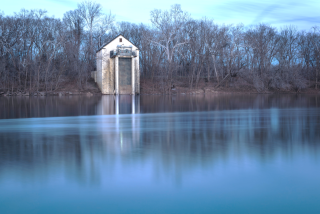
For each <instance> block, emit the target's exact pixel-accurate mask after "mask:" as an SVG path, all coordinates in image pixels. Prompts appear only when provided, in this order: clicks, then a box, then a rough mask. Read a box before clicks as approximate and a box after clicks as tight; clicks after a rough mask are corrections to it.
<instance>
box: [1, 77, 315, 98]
mask: <svg viewBox="0 0 320 214" xmlns="http://www.w3.org/2000/svg"><path fill="white" fill-rule="evenodd" d="M216 86H217V83H216V82H207V81H205V79H201V80H200V81H199V83H198V86H197V87H194V88H190V87H189V85H188V80H187V79H179V80H176V81H175V84H174V85H173V86H172V88H171V90H170V91H168V90H167V91H163V90H162V89H161V88H160V87H159V86H158V85H157V83H156V82H154V81H151V80H149V79H141V83H140V87H141V88H140V93H141V94H147V95H161V94H172V95H177V94H182V95H185V94H204V93H206V94H208V93H228V94H233V93H247V94H253V93H308V94H320V90H319V89H315V88H314V87H309V88H306V89H302V90H299V91H296V90H294V89H289V90H276V89H273V90H270V89H269V90H263V91H257V90H256V88H255V87H254V86H252V85H251V84H249V83H247V82H246V81H244V80H243V79H241V78H238V79H236V80H235V81H233V82H231V83H230V82H229V83H228V84H222V85H220V86H219V87H216ZM83 88H85V89H79V86H78V85H77V82H76V81H64V82H63V83H62V84H61V85H60V87H59V90H55V91H49V92H45V91H40V92H33V93H29V92H13V93H12V92H10V91H6V92H5V91H0V96H69V95H87V96H92V95H102V94H101V92H100V90H99V88H98V86H97V84H96V83H95V82H94V81H93V80H92V79H90V80H89V81H88V82H87V84H86V86H84V87H83Z"/></svg>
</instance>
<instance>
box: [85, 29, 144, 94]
mask: <svg viewBox="0 0 320 214" xmlns="http://www.w3.org/2000/svg"><path fill="white" fill-rule="evenodd" d="M96 60H97V71H93V72H92V73H91V77H92V78H94V80H95V82H96V83H97V85H98V87H99V88H100V90H101V92H102V94H139V93H140V70H139V49H138V48H137V47H136V46H135V45H134V44H132V43H131V42H130V41H129V40H127V39H126V38H125V37H124V36H122V35H119V36H117V37H116V38H114V39H113V40H112V41H111V42H109V43H107V44H105V45H103V46H102V48H100V49H99V50H98V51H97V53H96Z"/></svg>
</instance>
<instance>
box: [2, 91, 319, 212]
mask: <svg viewBox="0 0 320 214" xmlns="http://www.w3.org/2000/svg"><path fill="white" fill-rule="evenodd" d="M319 101H320V99H319V97H317V96H295V95H292V96H291V95H282V96H270V95H241V96H232V95H228V96H227V95H224V96H222V95H220V96H211V97H208V96H207V97H206V96H193V97H161V96H158V97H155V96H150V97H147V96H145V97H130V96H122V97H120V98H114V97H113V96H103V97H70V98H58V97H56V98H37V99H35V98H31V99H29V98H28V99H27V98H1V99H0V107H1V108H0V109H1V110H0V118H3V119H0V213H1V214H6V213H19V214H20V213H49V214H50V213H320V203H319V201H320V183H319V181H320V108H319V107H320V106H319V104H318V102H319ZM132 103H133V105H132Z"/></svg>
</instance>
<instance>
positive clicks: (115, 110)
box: [97, 95, 140, 115]
mask: <svg viewBox="0 0 320 214" xmlns="http://www.w3.org/2000/svg"><path fill="white" fill-rule="evenodd" d="M139 113H140V96H139V95H135V96H132V95H117V96H110V95H105V96H102V97H101V100H100V102H99V103H98V104H97V114H98V115H112V114H139Z"/></svg>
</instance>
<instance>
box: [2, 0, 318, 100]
mask: <svg viewBox="0 0 320 214" xmlns="http://www.w3.org/2000/svg"><path fill="white" fill-rule="evenodd" d="M102 11H103V8H102V7H101V5H100V4H98V3H95V2H92V1H85V2H83V3H81V4H79V5H78V8H76V9H75V10H72V11H68V12H66V13H65V14H64V17H63V19H57V18H50V17H48V16H47V15H46V11H44V10H32V11H27V10H23V9H22V10H21V11H20V12H18V13H16V14H15V15H13V16H6V15H5V14H3V13H0V95H1V93H2V94H3V93H38V92H52V91H56V90H59V89H60V87H61V84H62V83H63V82H66V81H69V82H73V83H76V84H75V85H76V87H78V88H79V90H82V89H85V88H86V86H87V82H88V80H89V78H90V72H91V71H93V70H95V67H96V65H95V52H96V50H97V49H99V47H101V45H103V44H104V43H106V42H108V41H110V40H111V39H112V38H114V37H115V36H116V35H118V34H122V35H123V36H125V37H126V38H128V39H129V40H130V41H132V42H133V43H134V44H135V45H136V46H137V47H139V49H140V70H141V79H142V80H143V81H150V82H152V84H154V86H155V87H158V88H159V89H161V90H163V91H170V89H171V88H172V87H173V86H174V85H175V84H176V82H177V81H179V82H181V81H182V80H183V81H184V83H185V87H189V88H197V87H199V82H200V81H205V82H206V84H208V85H212V86H214V87H219V86H221V85H224V86H228V85H229V86H230V85H231V86H232V84H231V83H232V82H234V81H235V80H236V79H238V78H241V79H243V80H244V81H246V82H247V83H248V84H251V85H252V86H253V87H254V88H255V89H256V90H257V91H265V90H295V91H300V90H301V89H304V88H316V89H317V87H318V86H317V85H318V79H319V69H320V49H319V48H320V30H319V29H318V28H317V27H314V28H312V29H310V30H309V31H308V32H306V31H299V30H297V28H296V27H294V26H284V27H283V28H281V29H277V28H274V27H272V26H269V25H266V24H258V25H255V26H244V25H242V24H238V25H217V24H215V22H214V20H209V19H206V18H203V19H201V20H195V19H192V18H191V16H190V15H189V14H188V13H187V12H185V11H183V10H182V9H181V7H180V5H173V6H172V7H171V8H170V9H169V10H167V11H161V10H153V11H151V13H150V21H151V22H150V24H149V25H147V24H135V23H129V22H116V19H115V15H114V14H112V12H109V13H107V14H106V13H103V12H102Z"/></svg>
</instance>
